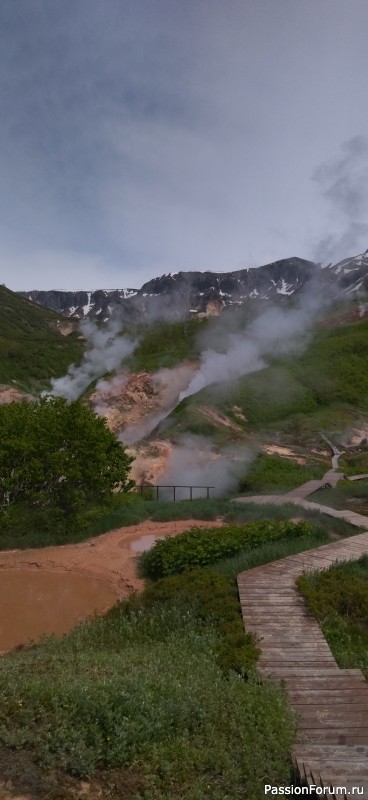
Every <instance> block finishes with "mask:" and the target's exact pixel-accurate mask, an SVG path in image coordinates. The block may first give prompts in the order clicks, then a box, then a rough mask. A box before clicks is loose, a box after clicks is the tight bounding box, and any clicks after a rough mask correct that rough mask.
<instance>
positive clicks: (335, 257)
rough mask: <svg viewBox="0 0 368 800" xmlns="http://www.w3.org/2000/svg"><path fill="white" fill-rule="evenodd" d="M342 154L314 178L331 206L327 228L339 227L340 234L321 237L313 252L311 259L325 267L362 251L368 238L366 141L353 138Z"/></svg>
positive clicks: (327, 163)
mask: <svg viewBox="0 0 368 800" xmlns="http://www.w3.org/2000/svg"><path fill="white" fill-rule="evenodd" d="M341 151H342V152H341V154H340V155H339V156H337V157H336V158H333V159H331V160H330V161H327V162H325V163H323V164H321V165H320V166H319V167H318V168H317V169H316V171H315V173H314V176H313V179H314V181H315V183H316V184H317V186H318V187H319V189H320V191H321V192H322V195H323V196H324V197H325V199H326V200H327V201H328V203H329V206H330V211H331V214H330V215H331V220H330V224H329V228H330V229H331V226H332V225H335V226H336V225H338V231H339V232H338V233H335V234H333V233H332V234H331V233H329V234H327V235H326V236H324V237H322V238H321V240H320V241H319V242H318V243H317V245H316V247H315V249H314V259H315V260H317V261H321V262H322V263H324V264H327V263H330V262H336V261H339V260H340V259H342V258H344V257H345V255H346V254H347V253H351V252H359V251H360V250H361V249H365V247H366V241H367V235H368V223H367V221H366V220H367V211H368V139H367V137H366V136H354V137H353V138H352V139H349V140H348V141H346V142H344V143H343V145H342V147H341Z"/></svg>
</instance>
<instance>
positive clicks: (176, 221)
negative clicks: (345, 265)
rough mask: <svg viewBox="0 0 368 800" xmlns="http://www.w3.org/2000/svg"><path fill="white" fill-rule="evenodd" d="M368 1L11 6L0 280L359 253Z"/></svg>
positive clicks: (78, 282)
mask: <svg viewBox="0 0 368 800" xmlns="http://www.w3.org/2000/svg"><path fill="white" fill-rule="evenodd" d="M367 30H368V3H367V1H366V0H297V1H296V0H63V2H62V3H61V2H59V0H32V2H30V0H2V2H1V3H0V40H1V41H0V104H1V106H0V107H1V114H0V175H1V178H0V263H1V275H2V277H0V282H2V283H5V284H6V285H7V286H8V287H9V288H11V289H14V290H31V289H61V290H66V289H70V290H77V289H85V290H93V289H98V288H103V289H115V288H125V287H131V288H139V287H140V286H141V285H142V284H143V283H144V282H145V281H147V280H149V279H150V278H152V277H155V276H157V275H162V274H167V273H168V272H177V271H179V270H214V271H218V272H219V271H224V272H226V271H230V270H236V269H242V268H244V267H256V266H259V265H261V264H264V263H268V262H272V261H275V260H277V259H280V258H288V257H292V256H299V257H301V258H308V259H313V260H319V261H321V262H326V263H327V262H328V261H331V260H333V261H338V260H339V259H342V258H345V257H347V256H349V255H354V254H356V253H359V252H362V251H363V250H365V249H366V248H367V247H368V224H367V220H368V104H367V102H366V98H367V89H366V82H367V74H368V48H367Z"/></svg>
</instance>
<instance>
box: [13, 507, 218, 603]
mask: <svg viewBox="0 0 368 800" xmlns="http://www.w3.org/2000/svg"><path fill="white" fill-rule="evenodd" d="M222 524H223V523H222V521H221V520H208V521H207V520H206V521H204V520H194V519H185V520H178V521H172V522H151V521H146V522H141V523H140V524H139V525H130V526H129V527H125V528H117V529H116V530H113V531H109V532H108V533H104V534H102V535H101V536H96V537H95V538H93V539H88V540H87V541H85V542H80V543H79V544H68V545H59V546H55V547H44V548H41V549H38V548H36V549H31V550H3V551H2V552H0V570H1V569H5V570H10V569H15V570H22V572H23V570H32V571H36V572H38V571H39V570H45V571H47V572H48V573H50V572H52V571H55V572H57V573H62V572H73V573H77V574H79V575H86V576H89V577H90V578H96V579H99V580H102V581H104V582H105V583H107V584H109V586H110V588H111V589H112V590H113V591H114V593H115V595H116V597H117V598H120V597H128V595H129V594H131V592H132V591H134V590H138V591H139V590H141V589H142V588H143V581H142V580H141V579H140V578H138V577H137V556H138V555H139V552H140V550H143V549H145V548H144V547H140V546H139V543H140V540H142V537H147V541H148V539H149V540H150V541H151V542H152V543H153V541H154V540H155V539H156V538H163V537H166V536H175V535H176V534H177V533H183V532H184V531H187V530H189V529H190V528H192V527H193V526H195V527H200V528H213V527H220V526H221V525H222ZM143 541H144V540H143Z"/></svg>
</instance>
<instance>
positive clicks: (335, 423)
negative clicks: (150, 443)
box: [157, 320, 368, 448]
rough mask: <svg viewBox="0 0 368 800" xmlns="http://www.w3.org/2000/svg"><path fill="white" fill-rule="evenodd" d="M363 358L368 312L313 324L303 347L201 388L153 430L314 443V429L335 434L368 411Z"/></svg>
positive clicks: (367, 358) (367, 353)
mask: <svg viewBox="0 0 368 800" xmlns="http://www.w3.org/2000/svg"><path fill="white" fill-rule="evenodd" d="M367 364H368V321H367V320H361V321H358V322H356V323H353V324H343V325H338V326H336V327H332V328H324V329H321V328H319V329H318V330H317V331H316V333H315V335H314V338H313V340H312V341H311V343H310V345H309V347H308V348H307V349H306V351H305V352H304V353H303V354H302V355H300V356H298V357H275V356H274V357H273V358H272V359H271V360H270V363H269V366H268V367H266V368H265V369H262V370H259V371H257V372H254V373H252V374H250V375H247V376H245V377H243V378H240V379H238V380H235V381H231V382H226V383H221V384H215V385H212V386H210V387H207V388H206V389H203V390H202V391H200V392H198V393H197V394H196V395H193V396H192V397H189V398H187V399H185V400H183V401H182V402H181V403H180V404H179V405H178V406H177V407H176V408H175V410H174V411H173V412H172V413H171V415H170V416H169V417H168V418H167V419H166V420H164V421H163V422H162V423H161V424H160V426H159V428H158V431H157V432H158V433H159V435H163V436H166V437H170V438H174V439H175V438H177V437H178V435H180V434H182V433H187V432H190V433H195V434H204V435H206V436H210V437H211V438H214V439H216V440H218V441H222V442H223V441H234V440H236V439H238V438H240V439H241V438H244V437H249V436H251V438H252V439H256V440H258V439H259V440H261V441H265V440H268V441H269V440H272V441H274V442H279V443H280V444H286V445H287V444H292V445H296V446H301V447H306V446H307V447H308V448H310V447H316V446H318V445H320V444H321V441H320V434H319V432H320V431H321V430H324V431H327V430H328V431H332V432H333V431H334V432H335V433H336V434H337V435H338V436H340V437H341V436H342V435H343V434H344V433H345V432H347V431H348V429H349V428H350V427H351V426H357V425H358V427H359V425H361V424H362V422H363V421H364V420H365V418H366V417H368V370H367Z"/></svg>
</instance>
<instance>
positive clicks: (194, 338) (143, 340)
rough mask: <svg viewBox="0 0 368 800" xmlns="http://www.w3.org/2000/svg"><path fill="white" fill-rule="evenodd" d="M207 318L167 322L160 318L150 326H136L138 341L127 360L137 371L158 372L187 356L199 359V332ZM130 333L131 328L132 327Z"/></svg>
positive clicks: (174, 364) (131, 367) (204, 325)
mask: <svg viewBox="0 0 368 800" xmlns="http://www.w3.org/2000/svg"><path fill="white" fill-rule="evenodd" d="M207 323H208V320H198V319H191V320H184V321H181V322H165V321H162V320H158V321H156V322H154V323H152V324H151V325H150V326H149V327H147V325H145V326H144V327H143V328H142V327H139V326H137V329H136V334H137V336H138V337H139V340H140V341H139V344H138V346H137V347H136V349H135V351H134V353H133V354H132V356H130V358H129V359H128V360H127V364H128V365H129V367H130V369H132V370H133V371H135V372H139V371H140V370H144V371H145V372H155V371H156V370H158V369H161V368H162V367H174V366H176V364H178V363H179V362H180V361H184V360H185V359H193V358H197V357H198V356H199V354H200V348H199V345H198V334H199V332H200V331H202V330H203V329H204V328H205V327H206V325H207ZM130 332H131V329H130Z"/></svg>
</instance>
